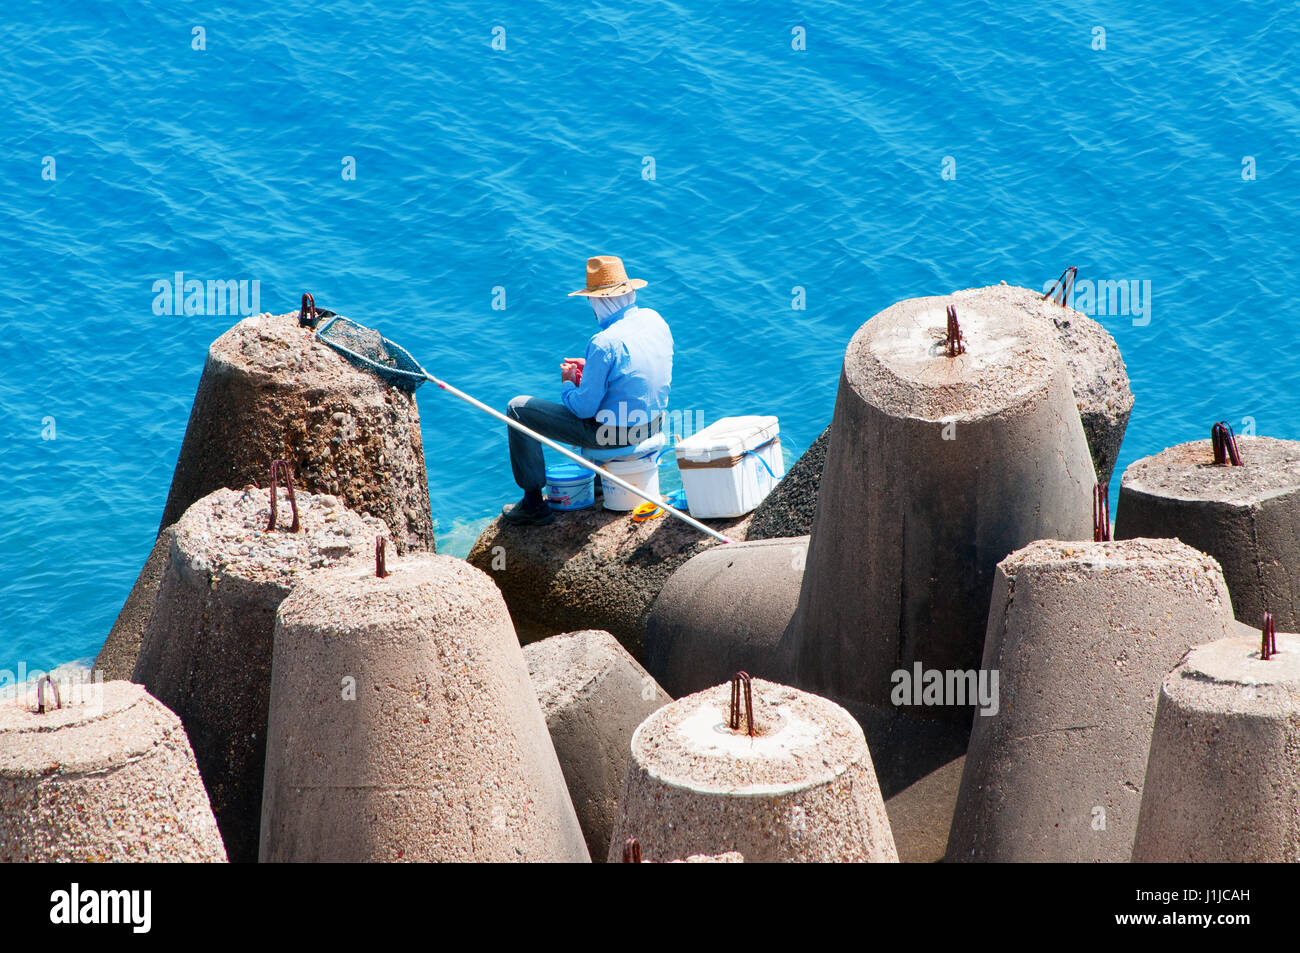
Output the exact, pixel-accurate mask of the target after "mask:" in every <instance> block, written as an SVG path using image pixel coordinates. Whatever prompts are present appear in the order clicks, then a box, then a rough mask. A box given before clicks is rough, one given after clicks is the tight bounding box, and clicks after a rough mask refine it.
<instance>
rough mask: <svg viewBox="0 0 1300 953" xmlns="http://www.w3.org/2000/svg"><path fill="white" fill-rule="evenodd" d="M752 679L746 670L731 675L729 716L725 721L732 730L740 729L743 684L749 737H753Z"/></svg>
mask: <svg viewBox="0 0 1300 953" xmlns="http://www.w3.org/2000/svg"><path fill="white" fill-rule="evenodd" d="M753 681H754V680H753V679H752V678H750V677H749V673H748V672H737V673H736V674H735V675H733V676H731V717H730V718H729V719H728V721H727V727H728V728H730V729H731V730H732V731H739V730H740V697H741V686H742V685H743V686H744V696H745V725H746V733H747V734H748V735H749V737H751V738H752V737H754V684H753Z"/></svg>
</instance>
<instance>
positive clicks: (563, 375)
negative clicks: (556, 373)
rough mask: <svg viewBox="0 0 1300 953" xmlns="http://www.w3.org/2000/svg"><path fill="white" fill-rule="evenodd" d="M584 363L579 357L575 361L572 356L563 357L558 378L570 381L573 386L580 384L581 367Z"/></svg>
mask: <svg viewBox="0 0 1300 953" xmlns="http://www.w3.org/2000/svg"><path fill="white" fill-rule="evenodd" d="M585 363H586V362H585V361H583V360H582V359H581V358H579V359H578V360H576V361H575V360H574V359H572V358H567V359H565V362H564V363H563V364H561V365H560V380H561V381H571V382H572V383H573V385H574V386H575V387H576V386H579V385H581V384H582V368H583V366H584V364H585Z"/></svg>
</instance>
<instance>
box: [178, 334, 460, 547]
mask: <svg viewBox="0 0 1300 953" xmlns="http://www.w3.org/2000/svg"><path fill="white" fill-rule="evenodd" d="M275 458H284V459H285V460H288V461H289V465H290V466H291V467H292V468H293V472H294V478H295V481H296V482H297V484H298V486H299V487H300V488H301V489H303V490H306V491H307V492H310V493H322V494H330V495H333V496H337V497H339V498H341V499H342V500H343V502H344V504H346V505H347V506H348V507H349V508H351V509H353V510H356V511H357V512H359V513H365V514H369V515H371V516H377V517H379V518H380V519H381V520H383V521H384V522H385V523H386V524H387V525H388V528H389V530H390V534H391V536H392V539H393V541H394V542H395V543H396V546H397V549H398V551H399V552H405V551H406V550H407V549H408V548H409V549H427V550H430V551H432V550H433V548H434V537H433V516H432V514H431V513H430V510H429V480H428V476H427V474H426V472H425V466H424V443H423V439H422V438H421V436H420V411H419V408H418V407H417V406H416V403H415V397H414V395H412V394H408V393H406V392H405V391H402V390H399V389H397V388H395V387H390V386H389V385H388V384H386V383H384V382H383V381H382V380H381V379H380V378H378V377H377V376H376V375H374V374H371V373H369V372H368V371H364V370H361V369H360V368H358V367H356V366H354V365H353V364H351V363H349V362H348V360H347V359H346V358H344V357H343V356H342V355H341V354H339V353H338V352H337V351H335V350H333V349H332V348H330V347H328V346H326V345H324V344H321V343H320V342H319V341H317V340H316V339H315V338H314V337H313V332H312V330H311V329H309V328H302V327H299V326H298V312H296V311H293V312H290V313H288V314H281V315H271V314H259V315H254V316H252V317H249V318H245V319H244V320H242V321H240V322H239V323H238V324H236V325H235V326H234V327H233V328H231V329H230V330H228V331H227V332H226V333H225V334H223V335H221V337H219V338H217V340H216V341H214V342H213V344H212V347H211V348H209V350H208V358H207V363H206V364H205V365H204V367H203V376H202V377H201V378H200V379H199V386H198V391H197V393H196V394H195V395H194V406H193V408H192V409H191V411H190V420H189V425H188V426H187V427H186V430H185V440H184V442H183V443H182V444H181V450H180V456H179V457H178V459H177V461H176V472H175V474H174V475H173V476H172V485H171V490H170V491H169V493H168V495H167V505H166V507H165V508H164V510H163V516H162V523H161V524H160V528H161V527H166V526H170V525H171V524H172V523H174V522H175V521H176V520H178V519H180V518H181V514H182V513H184V512H185V510H187V509H188V508H189V507H190V505H191V504H193V503H194V502H195V501H197V500H198V499H199V498H200V497H202V496H204V495H206V494H208V493H211V492H212V491H213V490H216V489H218V488H220V487H230V488H238V487H243V486H246V485H248V484H249V483H253V484H256V485H258V486H264V485H265V483H266V478H267V472H268V470H267V468H268V466H269V464H270V462H271V460H272V459H275Z"/></svg>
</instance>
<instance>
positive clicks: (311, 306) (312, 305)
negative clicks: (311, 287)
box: [298, 291, 320, 328]
mask: <svg viewBox="0 0 1300 953" xmlns="http://www.w3.org/2000/svg"><path fill="white" fill-rule="evenodd" d="M319 321H320V318H319V317H318V316H317V314H316V299H315V298H313V297H312V294H311V292H310V291H304V292H303V293H302V306H301V307H300V308H299V309H298V327H300V328H315V327H316V324H317V323H318V322H319Z"/></svg>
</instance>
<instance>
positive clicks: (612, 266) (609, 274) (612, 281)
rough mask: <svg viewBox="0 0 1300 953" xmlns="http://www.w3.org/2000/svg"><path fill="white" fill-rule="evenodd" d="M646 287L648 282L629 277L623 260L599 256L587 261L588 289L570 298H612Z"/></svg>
mask: <svg viewBox="0 0 1300 953" xmlns="http://www.w3.org/2000/svg"><path fill="white" fill-rule="evenodd" d="M645 286H646V282H645V281H644V280H643V279H641V278H629V277H628V276H627V271H625V270H624V268H623V259H622V258H617V257H615V256H614V255H597V256H596V257H595V258H588V259H587V287H585V288H583V289H582V290H581V291H573V292H570V293H569V297H570V298H572V297H573V296H574V295H582V296H584V297H587V298H612V297H614V296H615V295H625V294H627V293H628V292H629V291H635V290H636V289H637V288H644V287H645Z"/></svg>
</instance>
